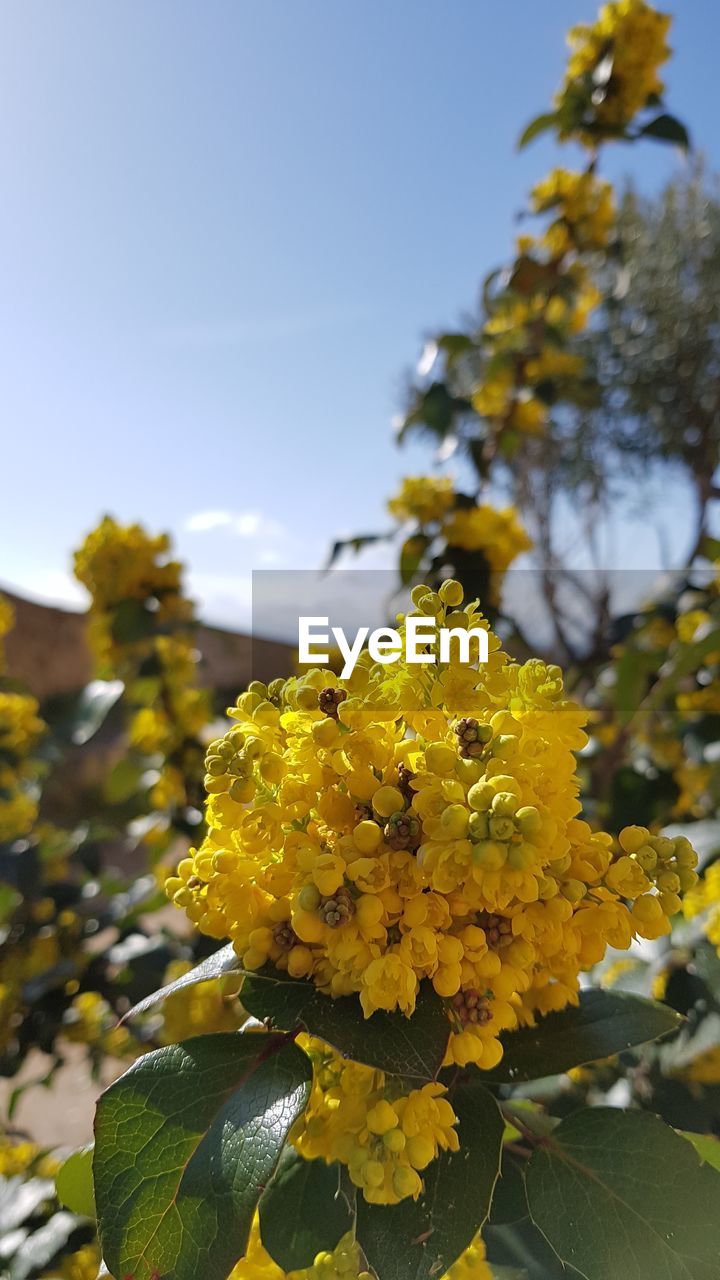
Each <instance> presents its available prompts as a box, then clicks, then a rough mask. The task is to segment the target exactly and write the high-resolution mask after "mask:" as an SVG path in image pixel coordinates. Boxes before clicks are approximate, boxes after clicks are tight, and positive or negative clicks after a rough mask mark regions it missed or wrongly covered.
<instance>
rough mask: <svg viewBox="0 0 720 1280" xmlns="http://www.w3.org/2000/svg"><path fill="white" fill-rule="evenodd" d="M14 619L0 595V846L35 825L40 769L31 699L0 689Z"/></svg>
mask: <svg viewBox="0 0 720 1280" xmlns="http://www.w3.org/2000/svg"><path fill="white" fill-rule="evenodd" d="M14 620H15V615H14V611H13V609H12V607H11V605H10V602H9V601H8V600H5V599H4V598H3V597H2V596H0V843H3V842H5V841H10V840H15V839H18V838H19V837H22V836H26V835H28V834H29V833H30V831H31V830H32V828H33V826H34V825H35V821H36V819H37V812H38V787H37V782H38V777H39V775H40V771H41V770H40V765H39V762H38V761H37V760H36V759H34V758H33V752H34V751H35V748H36V746H37V744H38V742H39V741H40V739H41V738H42V736H43V734H44V733H45V729H46V726H45V722H44V721H43V720H42V719H41V718H40V715H39V714H38V712H39V707H38V703H37V701H36V699H35V698H33V697H31V696H30V694H26V693H18V692H17V691H16V690H14V689H3V688H2V676H3V673H4V671H5V654H4V647H3V643H2V642H3V639H4V637H5V636H6V635H7V633H8V632H9V631H11V630H12V626H13V623H14Z"/></svg>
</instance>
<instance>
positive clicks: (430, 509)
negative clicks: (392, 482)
mask: <svg viewBox="0 0 720 1280" xmlns="http://www.w3.org/2000/svg"><path fill="white" fill-rule="evenodd" d="M454 501H455V489H454V485H453V482H452V480H451V479H450V478H449V476H406V477H405V479H404V480H403V482H402V484H401V486H400V491H399V492H398V493H397V494H396V495H395V497H394V498H390V500H389V501H388V504H387V507H388V511H389V512H390V514H391V515H392V516H394V517H395V519H396V520H417V521H418V523H419V524H432V523H433V522H434V521H436V520H441V519H442V517H443V516H444V515H445V513H446V512H447V511H449V510H450V508H451V507H452V505H453V503H454Z"/></svg>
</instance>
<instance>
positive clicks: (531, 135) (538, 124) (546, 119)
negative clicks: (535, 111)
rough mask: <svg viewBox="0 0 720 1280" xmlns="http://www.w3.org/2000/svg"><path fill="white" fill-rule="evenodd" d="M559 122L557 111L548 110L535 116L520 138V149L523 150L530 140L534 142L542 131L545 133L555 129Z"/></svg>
mask: <svg viewBox="0 0 720 1280" xmlns="http://www.w3.org/2000/svg"><path fill="white" fill-rule="evenodd" d="M556 124H557V113H556V112H555V111H546V112H543V114H542V115H539V116H535V119H534V120H531V121H530V123H529V124H528V125H526V126H525V128H524V129H523V131H522V133H521V134H520V137H519V139H518V144H517V145H518V151H522V149H523V147H526V146H527V145H528V143H529V142H534V141H535V139H536V138H537V137H539V136H540V134H541V133H545V131H546V130H547V129H553V128H554V127H555V125H556Z"/></svg>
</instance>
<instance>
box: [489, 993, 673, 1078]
mask: <svg viewBox="0 0 720 1280" xmlns="http://www.w3.org/2000/svg"><path fill="white" fill-rule="evenodd" d="M682 1021H683V1020H682V1018H681V1016H680V1014H678V1013H676V1012H675V1010H674V1009H669V1008H668V1007H667V1005H664V1004H659V1003H658V1002H657V1001H656V1000H644V999H642V997H641V996H634V995H630V994H629V993H628V992H625V991H600V990H598V989H597V988H594V987H592V988H590V989H588V990H586V991H581V992H580V1003H579V1005H577V1006H575V1005H568V1007H567V1008H566V1009H563V1010H561V1011H560V1012H559V1013H549V1014H547V1016H546V1017H544V1018H541V1019H540V1020H539V1022H538V1025H537V1026H536V1027H522V1028H520V1030H518V1031H511V1032H508V1033H507V1034H506V1035H505V1036H503V1038H502V1039H503V1045H504V1049H505V1052H504V1054H503V1057H502V1061H501V1062H500V1063H499V1065H498V1066H497V1067H495V1068H494V1069H493V1070H492V1071H491V1072H490V1073H489V1076H488V1078H489V1079H491V1080H495V1081H500V1082H502V1083H505V1084H517V1083H519V1082H520V1081H522V1080H539V1079H541V1078H542V1077H543V1076H554V1075H560V1074H561V1073H562V1072H563V1071H569V1070H570V1068H571V1067H580V1066H584V1065H585V1063H588V1062H597V1061H598V1060H599V1059H601V1058H609V1057H611V1056H612V1055H613V1054H616V1053H622V1052H624V1051H625V1050H627V1049H633V1048H635V1047H636V1046H638V1045H641V1044H647V1042H648V1041H650V1040H657V1039H658V1038H659V1037H660V1036H663V1035H667V1034H668V1033H669V1032H671V1031H677V1029H678V1027H680V1026H681V1025H682Z"/></svg>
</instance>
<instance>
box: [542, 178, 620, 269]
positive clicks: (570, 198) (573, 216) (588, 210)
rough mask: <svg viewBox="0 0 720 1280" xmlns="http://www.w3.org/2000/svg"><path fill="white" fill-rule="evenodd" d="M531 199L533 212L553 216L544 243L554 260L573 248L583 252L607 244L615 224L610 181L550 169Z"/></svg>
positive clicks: (600, 247)
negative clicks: (548, 213) (549, 213)
mask: <svg viewBox="0 0 720 1280" xmlns="http://www.w3.org/2000/svg"><path fill="white" fill-rule="evenodd" d="M531 200H532V207H533V210H534V211H535V213H547V212H552V213H553V214H554V215H555V221H554V222H552V223H551V225H550V227H549V228H548V229H547V231H546V232H545V236H544V241H543V242H544V245H545V247H546V248H547V249H548V250H549V251H550V253H551V254H552V256H553V257H559V256H560V255H561V254H565V253H568V252H570V251H571V250H573V249H574V250H575V251H576V252H577V253H585V252H587V251H589V250H595V249H604V248H605V246H606V245H607V243H608V240H609V238H610V232H611V230H612V227H613V223H614V221H615V203H614V200H613V189H612V185H611V184H610V183H609V182H605V181H603V180H602V179H601V178H597V177H596V176H595V174H593V173H571V172H570V171H569V170H568V169H553V170H552V172H551V173H549V174H548V176H547V177H546V178H544V179H543V180H542V182H538V183H537V184H536V186H534V187H533V189H532V193H531Z"/></svg>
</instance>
